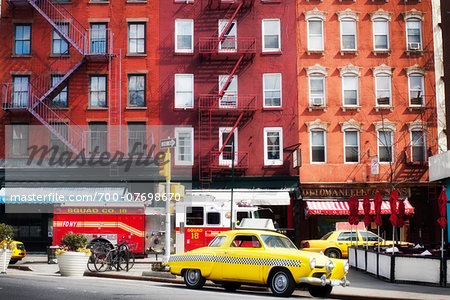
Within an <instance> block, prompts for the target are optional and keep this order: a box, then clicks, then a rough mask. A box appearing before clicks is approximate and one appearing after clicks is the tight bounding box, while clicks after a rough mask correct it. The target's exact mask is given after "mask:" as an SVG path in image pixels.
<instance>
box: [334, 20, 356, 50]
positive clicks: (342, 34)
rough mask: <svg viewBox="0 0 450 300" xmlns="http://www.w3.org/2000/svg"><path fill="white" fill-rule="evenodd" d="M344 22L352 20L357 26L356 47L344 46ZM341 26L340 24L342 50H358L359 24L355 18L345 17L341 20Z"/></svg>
mask: <svg viewBox="0 0 450 300" xmlns="http://www.w3.org/2000/svg"><path fill="white" fill-rule="evenodd" d="M343 22H352V23H353V24H354V26H355V28H354V29H355V32H354V35H355V48H344V44H343V36H344V32H343V29H342V23H343ZM339 24H340V25H339V26H340V37H341V50H342V51H357V50H358V35H357V31H358V26H357V22H356V20H355V19H354V18H343V19H341V20H340V22H339Z"/></svg>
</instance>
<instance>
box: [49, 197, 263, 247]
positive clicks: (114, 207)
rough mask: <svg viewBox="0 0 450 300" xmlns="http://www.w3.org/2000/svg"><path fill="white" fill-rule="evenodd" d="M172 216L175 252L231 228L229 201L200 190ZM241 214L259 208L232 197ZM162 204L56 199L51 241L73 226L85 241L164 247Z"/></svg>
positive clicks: (236, 218) (235, 213)
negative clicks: (69, 202) (63, 201)
mask: <svg viewBox="0 0 450 300" xmlns="http://www.w3.org/2000/svg"><path fill="white" fill-rule="evenodd" d="M174 209H175V212H176V213H175V214H174V215H175V218H174V219H175V220H173V223H172V224H173V226H172V228H173V229H174V232H173V233H174V234H172V235H171V236H172V237H175V239H174V240H173V241H174V242H175V249H171V250H172V251H174V250H175V251H176V253H180V252H184V251H190V250H193V249H196V248H199V247H204V246H207V245H208V243H209V242H210V241H211V240H212V239H213V238H214V237H215V236H216V235H217V234H218V233H220V232H222V231H226V230H229V229H230V224H231V223H230V219H231V201H216V200H215V198H214V197H213V196H208V195H202V196H195V197H192V198H190V200H188V201H180V202H177V203H176V205H174ZM243 218H258V208H257V207H254V206H251V205H249V204H248V203H245V202H238V203H234V205H233V219H232V220H233V223H234V224H235V225H238V224H239V222H240V221H241V220H242V219H243ZM164 222H165V208H164V207H159V208H158V207H147V206H145V205H144V204H143V203H127V202H123V203H108V205H105V204H99V203H98V204H91V205H86V204H84V205H83V204H78V205H75V204H74V205H72V206H69V205H56V206H55V207H54V210H53V245H59V244H60V241H61V238H62V237H63V236H64V235H65V234H66V233H68V232H69V231H72V232H74V233H83V234H84V235H86V236H87V237H88V239H89V241H90V242H94V241H102V242H104V243H108V244H110V245H111V246H112V245H115V244H117V243H118V242H119V241H126V242H128V243H130V244H133V245H135V246H136V247H135V248H134V250H133V252H135V253H136V254H142V255H145V254H148V253H151V252H154V253H163V252H164V248H163V247H164V244H165V243H164V241H165V226H164Z"/></svg>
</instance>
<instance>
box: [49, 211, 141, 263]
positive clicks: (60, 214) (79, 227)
mask: <svg viewBox="0 0 450 300" xmlns="http://www.w3.org/2000/svg"><path fill="white" fill-rule="evenodd" d="M69 231H72V232H74V233H83V234H84V235H86V236H87V237H88V239H89V240H90V241H96V240H102V241H104V242H105V243H110V244H112V245H114V244H116V243H118V242H119V241H127V242H129V243H130V244H133V245H136V248H135V249H134V250H133V251H134V252H136V253H142V254H143V253H145V209H144V207H143V206H141V207H132V206H123V207H112V206H56V207H55V208H54V211H53V245H59V244H60V241H61V238H62V237H63V236H64V235H65V234H66V233H67V232H69Z"/></svg>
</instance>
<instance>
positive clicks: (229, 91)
mask: <svg viewBox="0 0 450 300" xmlns="http://www.w3.org/2000/svg"><path fill="white" fill-rule="evenodd" d="M228 78H229V75H219V94H220V92H221V91H222V89H223V88H224V86H225V84H226V83H227V81H228ZM237 105H238V77H237V75H233V76H232V77H231V79H230V81H229V82H228V86H227V87H226V88H225V90H224V91H223V95H222V97H220V99H219V107H220V108H235V107H237Z"/></svg>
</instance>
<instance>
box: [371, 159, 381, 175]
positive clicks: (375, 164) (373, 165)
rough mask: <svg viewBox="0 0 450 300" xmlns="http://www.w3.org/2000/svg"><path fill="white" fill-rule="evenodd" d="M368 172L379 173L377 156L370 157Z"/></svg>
mask: <svg viewBox="0 0 450 300" xmlns="http://www.w3.org/2000/svg"><path fill="white" fill-rule="evenodd" d="M370 173H372V175H378V174H380V164H379V163H378V157H372V160H371V161H370Z"/></svg>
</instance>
